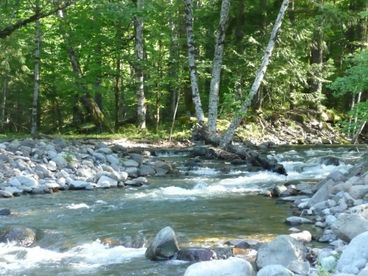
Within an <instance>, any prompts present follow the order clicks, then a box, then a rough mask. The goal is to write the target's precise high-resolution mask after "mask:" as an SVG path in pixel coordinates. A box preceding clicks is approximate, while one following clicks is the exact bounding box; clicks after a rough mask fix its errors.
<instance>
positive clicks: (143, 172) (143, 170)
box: [138, 165, 156, 176]
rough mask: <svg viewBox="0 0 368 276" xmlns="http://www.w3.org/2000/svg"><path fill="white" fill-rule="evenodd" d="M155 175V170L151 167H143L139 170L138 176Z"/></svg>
mask: <svg viewBox="0 0 368 276" xmlns="http://www.w3.org/2000/svg"><path fill="white" fill-rule="evenodd" d="M155 173H156V171H155V169H154V168H153V167H152V166H149V165H142V166H141V167H140V168H139V170H138V174H139V175H140V176H148V175H155Z"/></svg>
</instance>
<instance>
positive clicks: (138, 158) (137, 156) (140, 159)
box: [128, 153, 143, 167]
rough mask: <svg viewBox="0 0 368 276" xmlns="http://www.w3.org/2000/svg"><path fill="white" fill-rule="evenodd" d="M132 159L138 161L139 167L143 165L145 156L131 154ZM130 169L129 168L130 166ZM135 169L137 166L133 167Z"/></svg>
mask: <svg viewBox="0 0 368 276" xmlns="http://www.w3.org/2000/svg"><path fill="white" fill-rule="evenodd" d="M129 157H130V159H132V160H134V161H136V162H137V163H138V166H141V165H142V163H143V155H142V154H138V153H131V154H130V155H129ZM128 167H129V166H128ZM133 167H135V166H133Z"/></svg>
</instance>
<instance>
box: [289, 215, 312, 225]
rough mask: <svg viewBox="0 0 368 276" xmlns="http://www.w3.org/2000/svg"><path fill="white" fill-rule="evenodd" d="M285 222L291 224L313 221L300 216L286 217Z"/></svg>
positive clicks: (310, 222)
mask: <svg viewBox="0 0 368 276" xmlns="http://www.w3.org/2000/svg"><path fill="white" fill-rule="evenodd" d="M285 222H286V223H287V224H289V225H292V226H296V225H300V224H312V223H313V221H311V220H310V219H307V218H302V217H288V218H287V219H286V221H285Z"/></svg>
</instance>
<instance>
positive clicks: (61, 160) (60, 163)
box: [49, 154, 68, 171]
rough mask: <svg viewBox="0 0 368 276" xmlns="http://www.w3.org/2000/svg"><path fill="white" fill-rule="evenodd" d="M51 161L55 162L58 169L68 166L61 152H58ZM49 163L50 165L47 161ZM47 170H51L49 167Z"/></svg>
mask: <svg viewBox="0 0 368 276" xmlns="http://www.w3.org/2000/svg"><path fill="white" fill-rule="evenodd" d="M52 161H54V162H55V164H56V166H57V168H58V169H59V170H61V169H64V168H65V167H66V166H68V162H67V161H66V160H65V158H64V156H63V154H58V155H57V156H56V157H54V158H53V159H52ZM49 165H50V162H49ZM49 170H50V171H51V168H50V167H49Z"/></svg>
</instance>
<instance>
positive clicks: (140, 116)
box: [134, 0, 147, 129]
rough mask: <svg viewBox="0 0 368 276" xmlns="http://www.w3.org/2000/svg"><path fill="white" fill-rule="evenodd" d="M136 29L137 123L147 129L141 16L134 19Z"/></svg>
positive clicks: (140, 1) (139, 2)
mask: <svg viewBox="0 0 368 276" xmlns="http://www.w3.org/2000/svg"><path fill="white" fill-rule="evenodd" d="M143 5H144V0H137V10H138V11H141V10H142V9H143ZM134 27H135V54H136V58H137V65H136V66H135V76H136V83H137V91H136V96H137V121H138V127H139V128H142V129H143V128H146V112H147V107H146V99H145V95H144V71H143V60H144V50H143V18H142V17H141V16H139V15H137V16H135V18H134Z"/></svg>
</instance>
